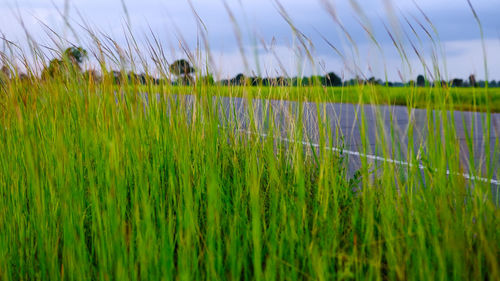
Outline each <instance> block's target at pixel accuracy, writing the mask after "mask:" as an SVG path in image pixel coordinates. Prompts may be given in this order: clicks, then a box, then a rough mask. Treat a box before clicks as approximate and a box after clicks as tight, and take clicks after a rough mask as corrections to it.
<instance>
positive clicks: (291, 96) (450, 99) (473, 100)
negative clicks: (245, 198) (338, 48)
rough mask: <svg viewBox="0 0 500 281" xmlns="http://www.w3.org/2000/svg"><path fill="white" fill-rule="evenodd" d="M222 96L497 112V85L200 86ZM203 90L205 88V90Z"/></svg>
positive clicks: (182, 89)
mask: <svg viewBox="0 0 500 281" xmlns="http://www.w3.org/2000/svg"><path fill="white" fill-rule="evenodd" d="M201 87H204V88H207V87H208V88H210V90H209V92H211V93H217V95H222V96H232V97H254V98H262V99H285V100H295V101H305V100H308V101H314V102H332V103H353V104H358V103H364V104H387V105H404V106H408V107H412V108H429V107H430V108H435V109H438V108H443V106H444V107H445V108H449V109H454V110H462V111H481V112H487V111H490V112H492V113H498V112H500V88H489V89H485V88H418V87H406V88H396V87H385V86H371V85H365V86H348V87H311V86H306V87H270V86H263V87H243V86H201ZM148 89H149V90H152V91H154V92H156V93H158V92H166V93H168V92H175V93H184V94H193V93H196V91H200V90H201V89H198V90H196V89H193V87H181V86H168V87H166V88H162V87H159V86H153V87H149V88H147V87H141V90H142V91H148ZM205 92H206V91H205Z"/></svg>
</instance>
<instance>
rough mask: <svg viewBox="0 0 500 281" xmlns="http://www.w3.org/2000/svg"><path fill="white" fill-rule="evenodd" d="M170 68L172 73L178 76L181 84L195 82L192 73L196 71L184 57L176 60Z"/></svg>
mask: <svg viewBox="0 0 500 281" xmlns="http://www.w3.org/2000/svg"><path fill="white" fill-rule="evenodd" d="M169 70H170V72H171V73H172V74H174V75H175V76H177V78H178V79H177V80H178V82H180V83H181V84H183V85H189V84H191V83H192V82H193V78H192V77H191V73H193V72H194V68H193V67H191V65H190V64H189V62H188V61H186V60H184V59H180V60H176V61H174V62H173V63H172V64H171V65H170V66H169Z"/></svg>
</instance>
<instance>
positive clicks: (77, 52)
mask: <svg viewBox="0 0 500 281" xmlns="http://www.w3.org/2000/svg"><path fill="white" fill-rule="evenodd" d="M86 57H87V51H86V50H85V49H83V48H82V47H71V48H67V49H66V50H65V51H64V52H63V53H62V55H61V58H59V59H53V60H51V61H50V62H49V65H48V66H47V67H46V68H45V69H44V70H43V71H42V78H44V79H46V78H50V77H55V76H57V75H62V74H74V73H75V72H77V73H81V71H82V68H81V66H80V64H81V63H82V62H83V60H84V59H85V58H86Z"/></svg>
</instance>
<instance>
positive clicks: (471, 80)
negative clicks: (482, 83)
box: [469, 74, 477, 87]
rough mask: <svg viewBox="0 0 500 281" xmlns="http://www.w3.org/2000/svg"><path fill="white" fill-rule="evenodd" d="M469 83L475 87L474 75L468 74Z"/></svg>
mask: <svg viewBox="0 0 500 281" xmlns="http://www.w3.org/2000/svg"><path fill="white" fill-rule="evenodd" d="M469 85H470V86H471V87H477V82H476V75H474V74H471V75H470V76H469Z"/></svg>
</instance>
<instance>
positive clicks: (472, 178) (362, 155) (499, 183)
mask: <svg viewBox="0 0 500 281" xmlns="http://www.w3.org/2000/svg"><path fill="white" fill-rule="evenodd" d="M238 131H239V132H243V133H247V134H251V135H257V136H260V137H263V138H267V137H268V136H269V135H268V134H262V133H255V132H251V131H248V130H242V129H239V130H238ZM272 138H273V139H277V140H280V141H284V142H288V143H299V144H302V145H309V146H311V147H314V148H321V147H320V145H319V144H317V143H309V142H305V141H295V140H291V139H288V138H282V137H273V136H272ZM323 149H325V150H330V151H335V152H342V153H345V154H348V155H352V156H358V157H360V158H366V159H370V160H375V161H380V162H386V163H392V164H396V165H400V166H408V167H410V168H411V167H414V166H417V167H418V168H419V169H421V170H425V169H428V167H426V166H424V165H422V164H418V165H415V164H412V163H408V162H406V161H401V160H394V159H391V158H385V157H380V156H376V155H370V154H365V153H361V152H358V151H352V150H346V149H340V148H336V147H324V148H323ZM434 170H435V171H437V169H434ZM446 174H447V175H453V176H461V177H463V178H465V179H467V180H470V181H481V182H485V183H488V182H489V183H490V184H493V185H497V186H500V181H499V180H496V179H487V178H483V177H477V176H473V175H470V174H465V173H457V172H451V171H450V170H446Z"/></svg>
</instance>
